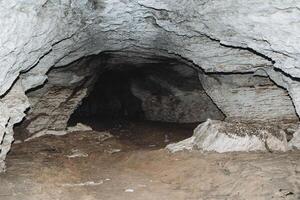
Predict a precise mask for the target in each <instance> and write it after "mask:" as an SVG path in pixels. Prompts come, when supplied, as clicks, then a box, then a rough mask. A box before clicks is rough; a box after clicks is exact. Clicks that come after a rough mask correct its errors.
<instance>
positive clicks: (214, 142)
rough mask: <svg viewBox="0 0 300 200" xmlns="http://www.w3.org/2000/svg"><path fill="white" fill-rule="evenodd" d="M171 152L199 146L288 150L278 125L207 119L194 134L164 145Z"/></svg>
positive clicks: (228, 149) (219, 149)
mask: <svg viewBox="0 0 300 200" xmlns="http://www.w3.org/2000/svg"><path fill="white" fill-rule="evenodd" d="M167 149H169V150H170V151H171V152H176V151H180V150H184V149H186V150H191V149H198V150H202V151H216V152H218V153H224V152H232V151H287V150H288V143H287V139H286V134H285V132H284V131H283V130H282V129H280V128H279V127H274V126H270V125H264V124H258V123H256V124H245V123H229V122H222V121H217V120H210V119H209V120H207V121H206V122H204V123H202V124H200V125H199V126H198V127H197V128H196V129H195V130H194V135H193V136H192V137H191V138H188V139H186V140H184V141H181V142H179V143H177V144H176V143H175V144H170V145H168V146H167Z"/></svg>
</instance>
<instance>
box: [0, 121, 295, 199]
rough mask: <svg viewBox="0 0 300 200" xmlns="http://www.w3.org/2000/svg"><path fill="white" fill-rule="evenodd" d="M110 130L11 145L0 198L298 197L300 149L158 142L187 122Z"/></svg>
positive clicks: (181, 132) (180, 130)
mask: <svg viewBox="0 0 300 200" xmlns="http://www.w3.org/2000/svg"><path fill="white" fill-rule="evenodd" d="M110 131H111V132H114V136H113V137H111V138H107V137H104V136H103V133H101V132H100V130H98V131H85V132H74V133H69V134H67V135H64V136H53V135H52V136H43V137H40V138H36V139H34V140H31V141H29V142H25V143H19V144H14V145H13V148H12V151H11V152H10V154H9V156H8V158H7V172H6V173H4V174H1V175H0V199H1V200H48V199H49V200H50V199H51V200H120V199H121V200H129V199H130V200H133V199H134V200H138V199H140V200H164V199H167V200H187V199H195V200H196V199H197V200H200V199H203V200H204V199H205V200H207V199H222V200H223V199H298V200H299V199H300V152H299V151H293V152H288V153H227V154H217V153H200V152H180V153H176V154H171V153H169V152H167V151H166V150H164V149H163V146H165V145H166V144H167V143H170V142H174V141H178V140H181V139H183V138H184V137H187V134H190V133H186V132H190V128H186V129H183V128H180V127H179V128H178V127H174V128H173V129H172V128H170V127H168V126H167V127H166V126H154V125H153V124H150V125H149V124H144V123H136V124H131V125H130V126H127V127H119V128H117V129H116V128H115V129H111V130H110ZM135 132H140V133H141V134H140V136H137V135H135ZM171 133H172V134H171ZM175 133H176V134H175ZM134 135H135V137H134ZM166 135H168V137H167V136H166ZM172 135H173V136H172ZM174 135H176V136H174ZM133 138H135V139H133Z"/></svg>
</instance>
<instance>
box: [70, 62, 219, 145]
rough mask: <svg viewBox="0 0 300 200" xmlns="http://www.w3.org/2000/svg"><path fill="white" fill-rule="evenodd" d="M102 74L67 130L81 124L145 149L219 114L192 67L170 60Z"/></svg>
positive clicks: (187, 134)
mask: <svg viewBox="0 0 300 200" xmlns="http://www.w3.org/2000/svg"><path fill="white" fill-rule="evenodd" d="M121 65H122V67H116V66H113V67H111V68H110V69H108V70H106V71H104V72H102V73H101V74H100V75H99V76H98V78H97V81H96V82H95V83H94V85H93V87H92V89H91V90H90V92H89V93H88V95H87V97H85V98H84V99H83V101H82V102H81V104H80V105H79V106H78V107H77V109H76V110H75V111H74V113H73V114H72V115H71V117H70V119H69V121H68V126H75V125H76V124H77V123H82V124H86V125H89V126H91V127H92V128H93V129H94V130H98V131H103V130H109V132H111V133H112V134H114V135H117V136H118V137H120V138H121V139H122V138H125V139H127V140H128V139H129V140H130V141H136V143H138V144H144V145H147V146H149V145H150V146H151V145H154V146H159V147H164V145H166V144H168V143H170V142H177V141H180V140H182V139H185V138H188V137H190V136H191V135H192V133H193V129H194V128H195V127H196V126H197V125H198V124H199V123H201V122H203V121H205V120H206V119H208V118H212V119H223V118H224V115H223V113H222V112H221V111H220V110H219V109H218V108H217V107H216V106H215V105H214V103H213V102H212V100H211V99H210V98H209V96H208V95H207V94H206V93H205V91H204V89H203V88H202V86H201V83H200V81H199V79H198V72H197V71H196V70H194V69H193V68H192V67H190V66H188V65H186V64H183V63H181V62H179V61H178V62H174V60H167V61H166V60H164V61H162V62H161V63H155V64H153V63H143V64H142V65H138V66H137V65H132V64H129V65H128V64H121Z"/></svg>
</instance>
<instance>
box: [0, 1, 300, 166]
mask: <svg viewBox="0 0 300 200" xmlns="http://www.w3.org/2000/svg"><path fill="white" fill-rule="evenodd" d="M299 8H300V3H299V2H295V1H293V0H287V1H272V0H266V1H264V2H262V1H260V0H253V1H248V0H240V1H236V0H224V1H207V0H199V1H194V0H190V1H182V0H180V1H179V0H175V1H174V0H163V1H161V0H160V1H158V0H133V1H129V0H125V1H123V0H122V1H121V0H103V1H102V0H101V1H99V0H84V1H78V0H51V1H50V0H28V1H19V0H10V1H1V2H0V30H1V32H0V60H1V62H0V68H1V73H0V95H2V99H1V103H2V104H1V106H0V107H1V109H2V110H3V112H2V114H1V116H0V117H1V119H0V123H1V124H0V127H2V132H1V133H0V136H3V135H6V137H9V138H12V132H11V131H10V132H9V131H5V130H6V127H9V126H11V124H12V123H15V122H16V121H19V120H20V118H22V117H23V116H24V110H25V109H26V108H27V107H28V104H27V103H26V101H25V99H24V101H22V102H20V103H21V104H22V105H11V104H9V103H8V102H9V101H5V98H8V97H9V96H10V95H11V96H12V95H13V91H16V90H19V91H20V90H22V91H20V94H24V92H25V91H26V90H28V89H31V88H33V87H37V86H39V85H41V84H43V83H44V82H45V80H46V79H47V76H46V73H47V71H48V70H49V69H50V68H51V67H57V66H65V65H67V64H69V63H71V62H73V61H75V60H77V59H79V58H81V57H84V56H88V55H93V54H98V53H100V52H103V51H123V52H126V51H132V52H138V53H142V54H143V55H149V56H146V57H148V59H149V58H157V57H161V56H170V55H179V56H181V57H182V58H184V59H186V60H189V61H192V62H193V63H194V64H196V65H197V66H199V68H201V69H203V70H204V71H206V72H226V73H236V72H238V73H245V72H255V71H257V70H263V71H265V72H266V74H267V75H268V76H269V77H270V78H271V79H272V80H273V81H274V82H276V84H278V85H280V86H282V87H284V88H286V89H287V90H288V92H289V95H290V96H291V98H292V100H293V103H294V106H295V108H296V111H297V113H298V114H299V113H300V101H299V96H300V89H299V81H298V78H300V71H299V66H300V59H299V58H300V52H299V49H300V46H299V45H300V44H299V42H297V41H299V39H300V38H299V32H300V26H299V25H298V24H299V19H300V12H299ZM273 65H274V68H273ZM274 69H275V70H274ZM20 74H21V75H20ZM18 78H19V79H18ZM17 79H18V81H16V80H17ZM18 88H19V89H18ZM20 88H21V89H20ZM268 91H270V92H271V94H272V97H274V95H277V94H278V96H279V97H280V98H276V100H274V101H275V102H279V101H281V100H282V101H283V102H284V106H280V110H279V111H282V109H283V107H287V108H288V111H287V112H284V113H287V114H288V116H289V117H292V112H290V105H288V104H287V103H286V98H285V97H283V96H284V94H283V93H282V92H279V90H276V91H273V90H270V88H269V89H268ZM252 92H253V90H252ZM263 96H265V95H263ZM18 98H19V100H20V101H21V99H23V95H20V96H18ZM227 102H232V100H230V101H227ZM224 104H225V103H224V102H221V104H220V105H218V106H219V107H220V108H221V107H224V108H231V107H232V106H228V105H224ZM74 106H75V105H74ZM18 107H22V109H20V110H19V111H20V112H19V113H18V117H16V118H18V120H16V121H14V120H11V119H12V118H13V117H11V116H10V115H11V109H15V108H18ZM21 110H22V111H21ZM224 110H226V109H224ZM226 112H227V113H232V112H230V111H228V110H226ZM278 115H279V114H278ZM268 117H270V115H268ZM272 117H277V114H273V115H272ZM279 117H281V116H280V115H279ZM0 138H1V139H0V143H1V144H2V143H3V139H2V138H5V137H0ZM5 141H9V142H5V143H10V142H11V141H12V139H9V140H5ZM3 146H4V145H2V147H1V148H0V149H1V151H2V152H1V154H3V155H4V154H6V152H7V150H4V147H3ZM6 146H9V145H6ZM3 158H4V157H3V156H2V157H1V158H0V162H2V161H3Z"/></svg>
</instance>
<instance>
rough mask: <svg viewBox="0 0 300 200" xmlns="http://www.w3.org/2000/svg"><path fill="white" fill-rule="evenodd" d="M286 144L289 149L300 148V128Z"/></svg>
mask: <svg viewBox="0 0 300 200" xmlns="http://www.w3.org/2000/svg"><path fill="white" fill-rule="evenodd" d="M288 145H289V147H290V148H291V149H300V129H298V130H297V131H296V132H295V133H294V135H293V138H292V139H291V140H290V141H289V143H288Z"/></svg>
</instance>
